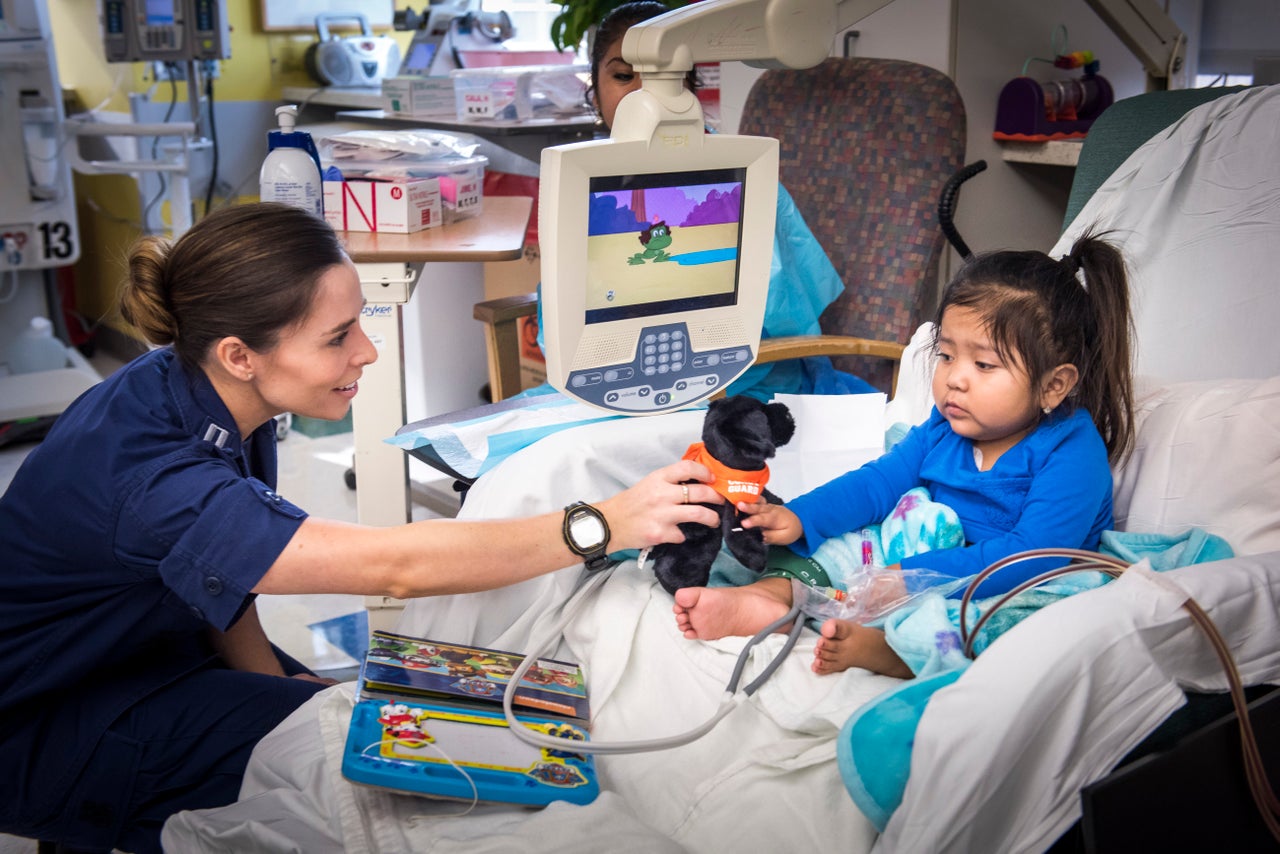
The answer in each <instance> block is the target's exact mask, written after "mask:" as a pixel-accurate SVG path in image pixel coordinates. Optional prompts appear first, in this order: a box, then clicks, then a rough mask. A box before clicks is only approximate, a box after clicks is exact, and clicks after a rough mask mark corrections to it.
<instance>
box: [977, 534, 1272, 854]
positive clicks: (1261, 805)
mask: <svg viewBox="0 0 1280 854" xmlns="http://www.w3.org/2000/svg"><path fill="white" fill-rule="evenodd" d="M1046 557H1049V558H1053V557H1056V558H1070V559H1071V560H1072V561H1073V563H1071V564H1068V565H1067V566H1063V567H1059V568H1057V569H1052V570H1049V571H1047V572H1043V573H1041V574H1040V575H1037V576H1035V577H1034V578H1030V579H1028V580H1027V581H1024V582H1023V583H1021V584H1019V585H1018V586H1017V587H1014V588H1013V589H1012V590H1010V591H1009V592H1008V593H1005V594H1004V595H1003V596H1001V597H1000V598H999V599H997V600H996V602H995V604H994V605H993V606H992V607H991V608H990V610H988V611H987V612H986V613H985V614H983V615H982V617H981V618H980V619H979V620H978V621H977V622H976V623H975V624H974V627H973V631H972V632H970V631H969V630H968V628H967V620H966V619H965V612H966V611H968V609H969V603H970V600H971V599H972V598H973V593H974V591H975V590H976V589H977V588H978V586H979V585H980V584H981V583H982V582H983V581H984V580H985V579H986V578H988V577H989V576H991V575H992V574H994V573H995V572H998V571H999V570H1001V569H1003V568H1004V567H1006V566H1011V565H1013V564H1015V563H1021V562H1022V561H1025V560H1033V559H1036V558H1046ZM1129 568H1130V564H1128V563H1126V562H1125V561H1123V560H1120V559H1118V558H1114V557H1110V556H1108V555H1104V554H1100V553H1098V552H1091V551H1086V550H1083V549H1033V550H1031V551H1025V552H1019V553H1018V554H1015V555H1010V556H1009V557H1007V558H1004V559H1003V560H998V561H996V562H995V563H993V564H991V565H990V566H988V567H987V568H986V569H984V570H983V571H982V572H980V573H978V574H977V575H976V576H974V578H973V580H972V581H970V582H969V585H968V586H967V587H966V588H965V591H964V595H963V596H962V597H961V599H960V638H961V641H962V642H963V644H964V654H965V656H966V657H968V658H973V657H974V655H973V645H974V641H975V639H976V637H977V634H978V632H979V631H980V630H981V628H982V626H983V625H985V624H986V621H987V620H988V619H989V618H990V617H991V615H992V614H994V613H995V612H996V611H997V610H999V609H1000V607H1001V606H1003V605H1004V604H1005V603H1006V602H1008V601H1009V600H1010V599H1012V598H1013V597H1014V596H1016V595H1017V594H1019V593H1021V592H1022V591H1024V590H1028V589H1030V588H1032V587H1035V586H1036V585H1038V584H1041V583H1043V582H1045V581H1049V580H1051V579H1053V578H1058V577H1060V576H1064V575H1070V574H1072V573H1076V572H1088V571H1100V572H1104V573H1106V574H1107V575H1109V576H1111V577H1112V578H1119V577H1120V576H1121V575H1122V574H1123V573H1124V572H1125V571H1126V570H1128V569H1129ZM1162 581H1163V582H1164V583H1165V584H1166V585H1167V586H1169V587H1172V588H1175V589H1177V590H1178V592H1179V594H1180V595H1185V596H1186V599H1185V600H1184V601H1183V602H1182V608H1183V610H1185V611H1186V612H1187V613H1188V614H1189V615H1190V616H1191V621H1192V623H1194V624H1195V626H1196V628H1198V629H1199V630H1200V631H1201V632H1202V633H1203V634H1204V635H1205V637H1206V638H1208V640H1209V644H1210V646H1212V647H1213V651H1214V653H1215V654H1216V655H1217V657H1218V661H1219V663H1220V664H1221V665H1222V670H1223V672H1224V673H1225V675H1226V678H1227V686H1228V690H1229V692H1230V694H1231V705H1232V706H1233V707H1234V709H1235V713H1236V720H1237V721H1238V723H1239V727H1240V750H1241V753H1242V754H1243V758H1244V768H1245V777H1246V779H1247V781H1248V783H1249V794H1250V795H1251V796H1252V797H1253V802H1254V804H1255V805H1256V806H1257V808H1258V813H1259V815H1260V816H1261V817H1262V822H1263V824H1265V825H1266V827H1267V830H1268V831H1270V832H1271V835H1272V836H1273V837H1274V838H1275V839H1276V841H1277V842H1280V799H1277V798H1276V793H1275V790H1274V789H1273V788H1272V786H1271V781H1270V780H1269V779H1268V778H1267V771H1266V767H1265V765H1264V764H1263V762H1262V754H1261V753H1260V752H1259V750H1258V740H1257V737H1256V736H1255V735H1254V732H1253V723H1252V721H1250V719H1249V708H1248V700H1246V699H1245V695H1244V683H1243V680H1242V679H1241V678H1240V671H1239V669H1238V668H1237V667H1236V663H1235V660H1234V659H1233V658H1232V656H1231V649H1230V647H1228V646H1227V642H1226V640H1225V639H1224V638H1223V637H1222V633H1221V632H1220V631H1218V627H1217V626H1216V625H1214V622H1213V620H1212V619H1211V618H1210V617H1209V614H1208V613H1207V612H1206V611H1205V610H1204V609H1203V608H1202V607H1200V604H1199V603H1198V602H1196V600H1195V599H1193V598H1192V597H1191V596H1190V595H1188V594H1186V592H1185V591H1183V590H1181V589H1180V588H1177V587H1176V585H1174V583H1173V582H1172V581H1171V580H1169V579H1167V578H1162Z"/></svg>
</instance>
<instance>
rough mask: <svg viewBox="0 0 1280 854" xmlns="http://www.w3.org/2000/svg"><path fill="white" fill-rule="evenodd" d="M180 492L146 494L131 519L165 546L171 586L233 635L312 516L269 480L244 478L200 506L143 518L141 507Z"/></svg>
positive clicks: (160, 563) (164, 573)
mask: <svg viewBox="0 0 1280 854" xmlns="http://www.w3.org/2000/svg"><path fill="white" fill-rule="evenodd" d="M184 480H187V479H184ZM172 486H173V484H169V485H168V488H164V489H160V488H156V489H150V490H143V491H142V494H141V495H140V496H138V497H137V498H136V501H135V502H133V506H132V507H131V508H130V510H131V515H133V519H134V523H135V524H138V525H146V526H147V527H148V528H149V530H150V536H151V538H152V540H153V542H154V543H157V544H160V545H161V546H162V548H161V549H160V552H159V554H158V560H157V561H156V563H155V566H156V567H157V570H158V572H159V575H160V578H161V580H162V581H163V582H164V584H165V586H167V587H168V588H169V589H171V590H172V591H173V592H174V593H176V594H177V595H178V596H179V597H180V598H181V599H182V601H183V602H184V603H186V604H187V606H188V607H190V608H191V611H192V614H193V616H196V617H198V618H199V619H202V620H204V621H206V622H207V623H209V624H210V625H212V626H214V627H215V628H217V629H220V630H223V631H225V630H226V629H228V628H229V627H230V626H231V625H232V624H233V623H234V622H235V621H236V619H237V618H238V617H239V616H240V614H241V612H242V611H243V610H244V606H245V603H246V602H247V601H248V600H249V598H250V597H251V595H252V590H253V588H254V586H255V585H257V583H258V582H259V581H260V580H261V579H262V576H263V575H265V574H266V572H267V570H268V569H270V568H271V565H272V564H273V563H275V561H276V558H278V557H279V556H280V554H281V553H282V552H283V551H284V548H285V546H286V545H288V543H289V540H291V539H292V538H293V536H294V534H295V533H297V530H298V527H299V526H300V525H301V524H302V522H303V520H304V519H306V517H307V513H306V512H305V511H304V510H302V509H301V508H299V507H297V506H296V505H294V504H292V503H291V502H289V501H287V500H285V499H284V498H283V497H281V496H280V495H279V494H277V493H276V492H275V491H274V490H272V489H271V488H270V487H268V486H267V485H266V484H265V483H263V482H262V481H261V480H258V479H256V478H243V477H229V478H223V479H221V480H219V481H217V482H215V483H213V484H211V485H209V486H208V487H206V491H204V492H203V494H201V495H199V496H198V500H190V499H188V500H186V501H181V500H179V499H177V498H176V497H175V498H174V501H175V505H176V506H173V507H170V509H169V512H168V513H162V514H157V513H155V512H150V513H144V512H141V510H142V507H141V506H139V505H143V506H145V505H146V504H148V503H150V505H151V508H152V509H154V502H156V501H158V500H163V499H164V497H165V495H166V493H168V494H172V493H173V492H174V490H173V489H172Z"/></svg>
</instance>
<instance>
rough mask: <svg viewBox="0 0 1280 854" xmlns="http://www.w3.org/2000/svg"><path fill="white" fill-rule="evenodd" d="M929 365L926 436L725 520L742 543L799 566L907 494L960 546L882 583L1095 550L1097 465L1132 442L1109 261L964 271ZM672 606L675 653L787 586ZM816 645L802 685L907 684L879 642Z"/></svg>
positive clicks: (826, 627) (864, 638)
mask: <svg viewBox="0 0 1280 854" xmlns="http://www.w3.org/2000/svg"><path fill="white" fill-rule="evenodd" d="M933 352H934V355H935V357H936V366H935V370H934V375H933V384H932V391H933V399H934V403H935V408H934V410H933V412H932V413H931V415H930V418H929V420H928V421H927V422H925V423H924V424H921V425H919V426H917V427H915V428H914V429H912V430H911V431H910V432H909V433H908V434H907V436H906V437H905V438H903V440H902V441H901V442H899V443H898V444H897V445H895V446H894V447H893V448H892V449H891V450H890V451H888V452H887V453H886V454H884V455H883V456H882V457H880V458H879V459H877V460H874V461H872V462H870V463H868V464H866V465H864V466H862V467H861V468H859V469H856V470H854V471H851V472H848V473H846V474H844V475H841V476H840V477H838V478H836V479H834V480H832V481H830V482H829V483H827V484H825V485H823V486H821V487H819V488H817V489H815V490H813V491H812V492H809V493H807V494H805V495H802V496H800V497H798V498H796V499H794V500H793V501H791V502H789V503H788V504H786V505H785V506H782V505H771V504H766V503H764V502H760V503H756V504H746V503H742V504H740V505H739V508H740V509H741V510H742V511H743V512H744V513H746V514H749V515H748V517H747V518H746V519H744V521H743V525H744V527H754V528H760V529H762V530H763V532H764V537H765V542H767V543H769V544H770V545H777V546H782V545H791V548H792V550H793V551H795V552H798V553H799V554H800V555H801V556H804V557H809V556H811V555H812V554H813V553H814V551H815V550H817V549H818V547H819V546H821V545H822V544H823V542H824V541H826V540H828V539H831V538H835V537H840V536H842V535H845V534H847V533H848V532H851V531H853V532H856V531H858V530H860V529H861V528H862V527H863V526H866V525H869V524H873V523H878V522H880V521H881V520H883V519H885V517H886V516H888V515H889V514H890V512H891V511H893V510H894V508H895V506H896V505H897V504H898V501H899V498H900V497H901V496H903V495H904V494H905V493H907V492H908V491H910V490H912V489H915V488H918V487H921V486H923V487H925V488H926V489H927V490H928V491H929V493H930V494H931V495H932V498H933V500H934V501H937V502H940V503H942V504H944V505H947V506H948V507H950V508H952V509H953V510H954V511H955V513H956V514H957V515H958V517H959V521H960V523H961V525H962V526H963V530H964V539H965V540H966V542H965V543H964V544H963V545H961V546H959V547H956V548H951V549H947V550H941V551H931V552H927V553H923V554H917V555H915V556H912V557H907V558H905V559H903V560H901V562H900V563H899V564H895V565H894V566H892V567H891V568H893V569H912V568H925V569H930V570H933V571H935V572H940V573H944V574H946V575H951V576H955V577H957V578H961V577H964V576H968V575H972V574H974V573H977V572H979V571H981V570H982V569H984V568H985V567H987V566H988V565H990V564H991V563H993V562H994V561H996V560H998V559H1000V558H1003V557H1006V556H1008V555H1011V554H1014V553H1017V552H1021V551H1024V550H1027V549H1033V548H1045V547H1064V548H1084V549H1094V548H1096V547H1097V546H1098V542H1099V537H1100V535H1101V533H1102V531H1104V530H1106V529H1108V528H1110V527H1111V525H1112V506H1111V491H1112V483H1111V468H1110V464H1111V463H1112V462H1115V461H1117V460H1118V459H1120V458H1121V457H1123V455H1124V454H1125V453H1126V452H1127V450H1128V448H1129V445H1130V443H1131V441H1132V437H1133V390H1132V377H1131V369H1130V357H1129V352H1130V315H1129V296H1128V285H1127V282H1126V278H1125V270H1124V261H1123V258H1122V257H1121V255H1120V253H1119V251H1118V250H1116V249H1115V248H1114V247H1113V246H1111V245H1110V244H1108V243H1105V242H1103V241H1101V240H1099V239H1097V238H1096V237H1094V236H1091V235H1085V236H1083V237H1081V238H1080V239H1079V240H1078V241H1077V242H1076V243H1075V245H1074V246H1073V247H1072V249H1071V253H1070V254H1069V255H1068V256H1067V257H1065V258H1063V259H1061V260H1058V261H1055V260H1054V259H1052V258H1050V257H1049V256H1047V255H1045V254H1044V253H1042V252H1013V251H1004V252H994V253H990V254H987V255H983V256H979V257H976V258H974V259H973V260H971V261H970V262H969V263H968V264H966V265H965V267H964V268H963V269H961V270H960V272H959V273H958V274H957V276H956V278H955V279H954V280H953V281H952V282H951V284H950V285H949V286H948V287H947V289H946V292H945V293H944V294H943V298H942V302H941V305H940V306H939V307H938V312H937V315H936V318H935V328H934V342H933ZM1037 563H1038V562H1037V561H1028V562H1025V563H1023V564H1017V565H1014V566H1012V567H1010V568H1008V569H1006V570H1002V571H1001V572H1000V573H998V574H996V575H995V576H993V577H992V579H991V580H990V581H989V582H987V583H984V584H983V587H982V591H983V594H984V595H991V594H996V593H1000V592H1003V591H1005V590H1008V589H1010V588H1012V587H1014V586H1016V585H1017V584H1018V583H1019V582H1021V581H1023V580H1025V579H1026V578H1029V577H1031V576H1033V575H1035V574H1037V573H1038V572H1040V571H1043V569H1044V565H1043V563H1042V562H1040V565H1039V566H1037V565H1036V564H1037ZM800 575H801V576H802V575H803V573H802V574H800ZM833 575H834V573H833ZM798 577H800V576H798ZM802 580H803V579H802ZM810 583H812V582H810ZM675 599H676V604H675V608H674V610H675V614H676V624H677V626H678V627H679V628H680V629H681V630H682V631H683V632H684V634H685V637H688V638H702V639H713V638H719V637H724V636H726V635H751V634H754V633H755V632H757V631H759V630H760V629H761V628H762V627H764V626H765V625H767V624H769V623H770V622H772V621H773V620H775V619H777V618H778V617H780V616H782V615H783V614H784V613H786V611H787V610H788V609H789V608H790V607H791V601H792V600H791V579H790V577H787V576H786V575H784V574H781V573H779V574H778V576H776V577H769V576H768V575H766V577H764V578H762V579H760V580H759V581H757V582H755V583H753V584H750V585H748V586H746V587H740V588H730V587H717V588H705V587H693V588H686V589H683V590H679V591H677V592H676V594H675ZM821 631H822V637H821V638H820V639H819V641H818V645H817V648H816V651H815V658H814V662H813V670H814V671H815V672H817V673H835V672H838V671H842V670H845V669H847V668H849V667H855V666H856V667H864V668H867V669H871V670H875V671H877V672H881V673H889V674H890V675H897V676H910V675H911V673H910V671H909V670H907V668H906V666H905V665H904V664H903V663H902V661H901V660H900V659H899V658H898V657H897V655H895V654H894V653H893V651H892V650H891V649H890V648H889V646H888V645H887V644H886V643H885V640H884V633H883V632H881V631H878V630H875V629H871V628H867V627H864V626H861V625H857V624H855V623H851V622H847V621H843V620H835V619H830V620H827V621H826V622H825V623H824V624H823V625H822V630H821Z"/></svg>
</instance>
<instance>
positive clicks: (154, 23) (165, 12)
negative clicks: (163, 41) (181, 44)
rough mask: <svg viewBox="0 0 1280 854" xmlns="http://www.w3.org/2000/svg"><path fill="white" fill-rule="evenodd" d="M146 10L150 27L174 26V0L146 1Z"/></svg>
mask: <svg viewBox="0 0 1280 854" xmlns="http://www.w3.org/2000/svg"><path fill="white" fill-rule="evenodd" d="M144 9H145V14H146V21H147V26H148V27H171V26H173V23H174V20H175V18H174V12H173V0H146V5H145V6H144Z"/></svg>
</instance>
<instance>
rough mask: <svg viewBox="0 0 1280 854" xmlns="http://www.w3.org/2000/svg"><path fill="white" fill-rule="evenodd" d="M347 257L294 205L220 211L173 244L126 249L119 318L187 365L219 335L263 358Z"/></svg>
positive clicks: (150, 241) (152, 240)
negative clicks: (323, 278) (233, 339)
mask: <svg viewBox="0 0 1280 854" xmlns="http://www.w3.org/2000/svg"><path fill="white" fill-rule="evenodd" d="M346 257H347V256H346V253H345V252H343V249H342V245H341V244H340V243H339V242H338V237H337V235H336V234H335V233H334V231H333V229H332V228H331V227H330V226H329V224H328V223H326V222H325V221H324V220H322V219H320V218H319V217H317V216H315V215H314V214H311V213H308V212H306V211H303V210H301V209H299V208H294V207H290V206H288V205H282V204H277V203H274V202H265V203H260V204H250V205H236V206H233V207H229V208H222V209H220V210H218V211H215V212H214V213H211V214H209V215H208V216H207V217H205V218H204V219H202V220H200V221H199V222H198V223H196V224H195V226H193V227H192V228H191V230H190V231H188V232H186V233H185V234H183V235H182V236H181V237H180V238H178V240H177V242H176V243H174V242H170V241H169V240H167V239H165V238H162V237H155V236H149V237H143V238H142V239H141V240H139V241H138V242H137V243H136V244H134V246H133V248H132V249H131V250H130V252H129V277H128V279H127V280H126V282H125V284H124V287H123V288H122V290H121V292H120V313H121V315H122V316H123V317H124V319H125V320H126V321H127V322H128V323H130V324H132V325H133V326H134V327H135V328H137V330H138V331H139V332H141V333H142V335H143V336H144V337H145V338H146V340H147V341H149V342H151V343H152V344H156V345H165V344H172V345H173V349H174V351H175V352H176V353H177V355H178V358H179V359H181V360H182V363H183V364H184V365H186V366H187V367H188V368H195V367H197V366H199V365H200V364H201V363H202V362H203V361H204V359H205V357H206V356H207V355H208V353H209V350H210V348H211V347H213V345H214V344H215V343H217V342H218V341H219V340H221V339H222V338H225V337H227V336H236V337H238V338H240V339H241V340H242V341H244V343H245V344H247V345H248V346H250V347H252V348H253V349H254V350H257V351H259V352H265V351H269V350H271V349H272V348H273V347H275V345H276V344H277V343H278V341H279V339H280V333H281V332H282V331H283V330H285V329H287V328H289V327H290V326H292V325H294V324H297V323H300V322H301V321H302V320H303V319H304V318H305V317H306V316H307V312H308V311H309V310H310V309H311V301H312V298H313V296H314V294H315V289H316V283H317V281H318V280H319V279H320V277H321V275H323V274H324V272H325V271H327V270H328V269H329V268H330V267H332V266H334V265H335V264H340V263H342V262H343V261H344V260H346Z"/></svg>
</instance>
